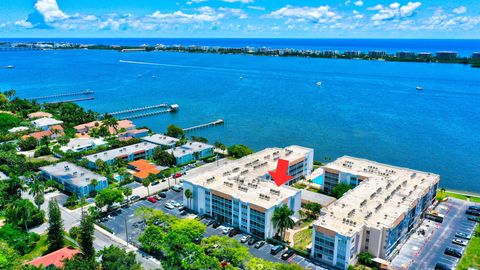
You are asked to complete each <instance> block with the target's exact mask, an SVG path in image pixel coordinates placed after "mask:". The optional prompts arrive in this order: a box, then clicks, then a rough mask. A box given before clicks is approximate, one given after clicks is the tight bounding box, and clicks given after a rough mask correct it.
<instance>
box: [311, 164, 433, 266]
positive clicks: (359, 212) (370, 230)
mask: <svg viewBox="0 0 480 270" xmlns="http://www.w3.org/2000/svg"><path fill="white" fill-rule="evenodd" d="M324 170H325V187H327V186H328V185H330V184H332V185H333V186H334V185H336V184H339V183H346V184H350V185H352V186H355V188H354V189H352V190H350V191H348V192H347V193H345V194H344V195H343V196H342V197H341V198H340V199H339V200H337V201H336V202H334V203H333V204H331V205H329V206H328V207H326V208H323V209H322V211H321V214H320V217H319V218H318V220H317V221H316V222H315V223H314V225H313V233H312V237H313V238H312V239H313V245H312V249H311V256H312V258H313V259H315V260H318V261H320V262H322V263H325V264H328V265H331V266H333V267H336V268H339V269H347V268H348V265H354V264H355V263H356V262H357V259H358V255H359V253H361V252H369V253H370V254H372V255H373V256H374V257H378V258H381V259H390V257H391V256H392V254H394V253H395V249H396V248H397V247H398V246H399V245H400V244H401V243H403V242H404V241H406V239H407V237H408V236H409V234H410V233H411V232H412V231H413V230H414V229H415V228H416V227H417V226H418V225H419V224H420V223H421V218H422V214H423V213H425V211H426V210H427V208H429V206H431V205H432V203H433V202H434V201H435V196H436V192H437V188H438V183H439V181H440V176H439V175H436V174H432V173H428V172H421V171H416V170H412V169H407V168H401V167H395V166H391V165H386V164H381V163H377V162H374V161H369V160H365V159H359V158H353V157H348V156H344V157H341V158H339V159H337V160H335V161H334V162H332V163H329V164H327V165H326V166H324ZM327 183H328V185H327ZM329 189H330V187H329Z"/></svg>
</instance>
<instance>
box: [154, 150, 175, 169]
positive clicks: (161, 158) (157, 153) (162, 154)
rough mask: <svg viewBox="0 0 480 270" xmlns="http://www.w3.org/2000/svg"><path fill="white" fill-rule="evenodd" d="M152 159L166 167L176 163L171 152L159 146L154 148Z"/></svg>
mask: <svg viewBox="0 0 480 270" xmlns="http://www.w3.org/2000/svg"><path fill="white" fill-rule="evenodd" d="M152 159H153V160H154V161H155V162H156V163H157V164H159V165H162V166H167V167H172V166H175V164H176V163H177V160H176V159H175V157H174V156H173V155H172V154H170V153H168V152H167V151H165V150H163V149H162V148H160V147H157V148H155V150H154V152H153V155H152Z"/></svg>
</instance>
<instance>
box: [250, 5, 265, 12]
mask: <svg viewBox="0 0 480 270" xmlns="http://www.w3.org/2000/svg"><path fill="white" fill-rule="evenodd" d="M247 8H249V9H253V10H260V11H264V10H265V8H264V7H261V6H248V7H247Z"/></svg>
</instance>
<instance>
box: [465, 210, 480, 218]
mask: <svg viewBox="0 0 480 270" xmlns="http://www.w3.org/2000/svg"><path fill="white" fill-rule="evenodd" d="M465 214H467V215H472V216H477V217H478V216H480V211H477V210H473V209H467V211H465Z"/></svg>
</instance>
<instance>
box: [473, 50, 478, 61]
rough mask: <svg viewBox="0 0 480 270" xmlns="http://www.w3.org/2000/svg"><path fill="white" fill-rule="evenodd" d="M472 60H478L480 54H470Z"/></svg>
mask: <svg viewBox="0 0 480 270" xmlns="http://www.w3.org/2000/svg"><path fill="white" fill-rule="evenodd" d="M472 59H476V60H478V59H480V52H474V53H472Z"/></svg>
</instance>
